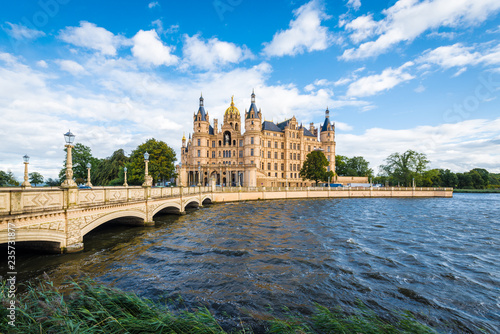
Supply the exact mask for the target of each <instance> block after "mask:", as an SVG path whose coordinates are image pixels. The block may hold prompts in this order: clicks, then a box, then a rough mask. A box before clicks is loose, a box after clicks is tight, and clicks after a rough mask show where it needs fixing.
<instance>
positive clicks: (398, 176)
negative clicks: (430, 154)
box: [379, 150, 429, 186]
mask: <svg viewBox="0 0 500 334" xmlns="http://www.w3.org/2000/svg"><path fill="white" fill-rule="evenodd" d="M385 161H386V164H385V165H381V166H380V167H379V168H380V170H381V171H382V173H385V175H386V176H389V180H390V181H391V182H392V183H393V184H396V183H401V184H403V185H407V186H411V185H412V179H413V178H414V179H415V181H416V184H417V185H421V184H422V174H423V172H424V171H425V169H426V167H427V165H428V164H429V160H427V156H426V155H425V154H423V153H418V152H415V151H413V150H408V151H406V152H404V153H402V154H400V153H393V154H391V155H390V156H388V157H387V158H386V159H385Z"/></svg>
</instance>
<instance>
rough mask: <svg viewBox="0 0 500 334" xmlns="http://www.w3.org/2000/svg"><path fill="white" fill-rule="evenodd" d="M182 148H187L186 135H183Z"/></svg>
mask: <svg viewBox="0 0 500 334" xmlns="http://www.w3.org/2000/svg"><path fill="white" fill-rule="evenodd" d="M182 147H183V148H185V147H186V135H185V134H184V133H183V134H182Z"/></svg>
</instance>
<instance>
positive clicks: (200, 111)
mask: <svg viewBox="0 0 500 334" xmlns="http://www.w3.org/2000/svg"><path fill="white" fill-rule="evenodd" d="M203 101H204V99H203V94H202V95H201V96H200V107H199V108H198V114H197V115H199V114H201V120H202V121H206V120H207V117H206V113H205V107H204V106H203Z"/></svg>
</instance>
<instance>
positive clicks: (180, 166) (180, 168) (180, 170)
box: [179, 162, 182, 187]
mask: <svg viewBox="0 0 500 334" xmlns="http://www.w3.org/2000/svg"><path fill="white" fill-rule="evenodd" d="M181 175H182V162H179V186H180V187H182V180H181Z"/></svg>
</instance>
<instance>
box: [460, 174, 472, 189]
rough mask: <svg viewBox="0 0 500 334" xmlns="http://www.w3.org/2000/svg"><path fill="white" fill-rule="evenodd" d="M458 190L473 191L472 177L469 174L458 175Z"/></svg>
mask: <svg viewBox="0 0 500 334" xmlns="http://www.w3.org/2000/svg"><path fill="white" fill-rule="evenodd" d="M457 188H459V189H473V188H474V187H473V186H472V177H471V175H470V174H469V173H457Z"/></svg>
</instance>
